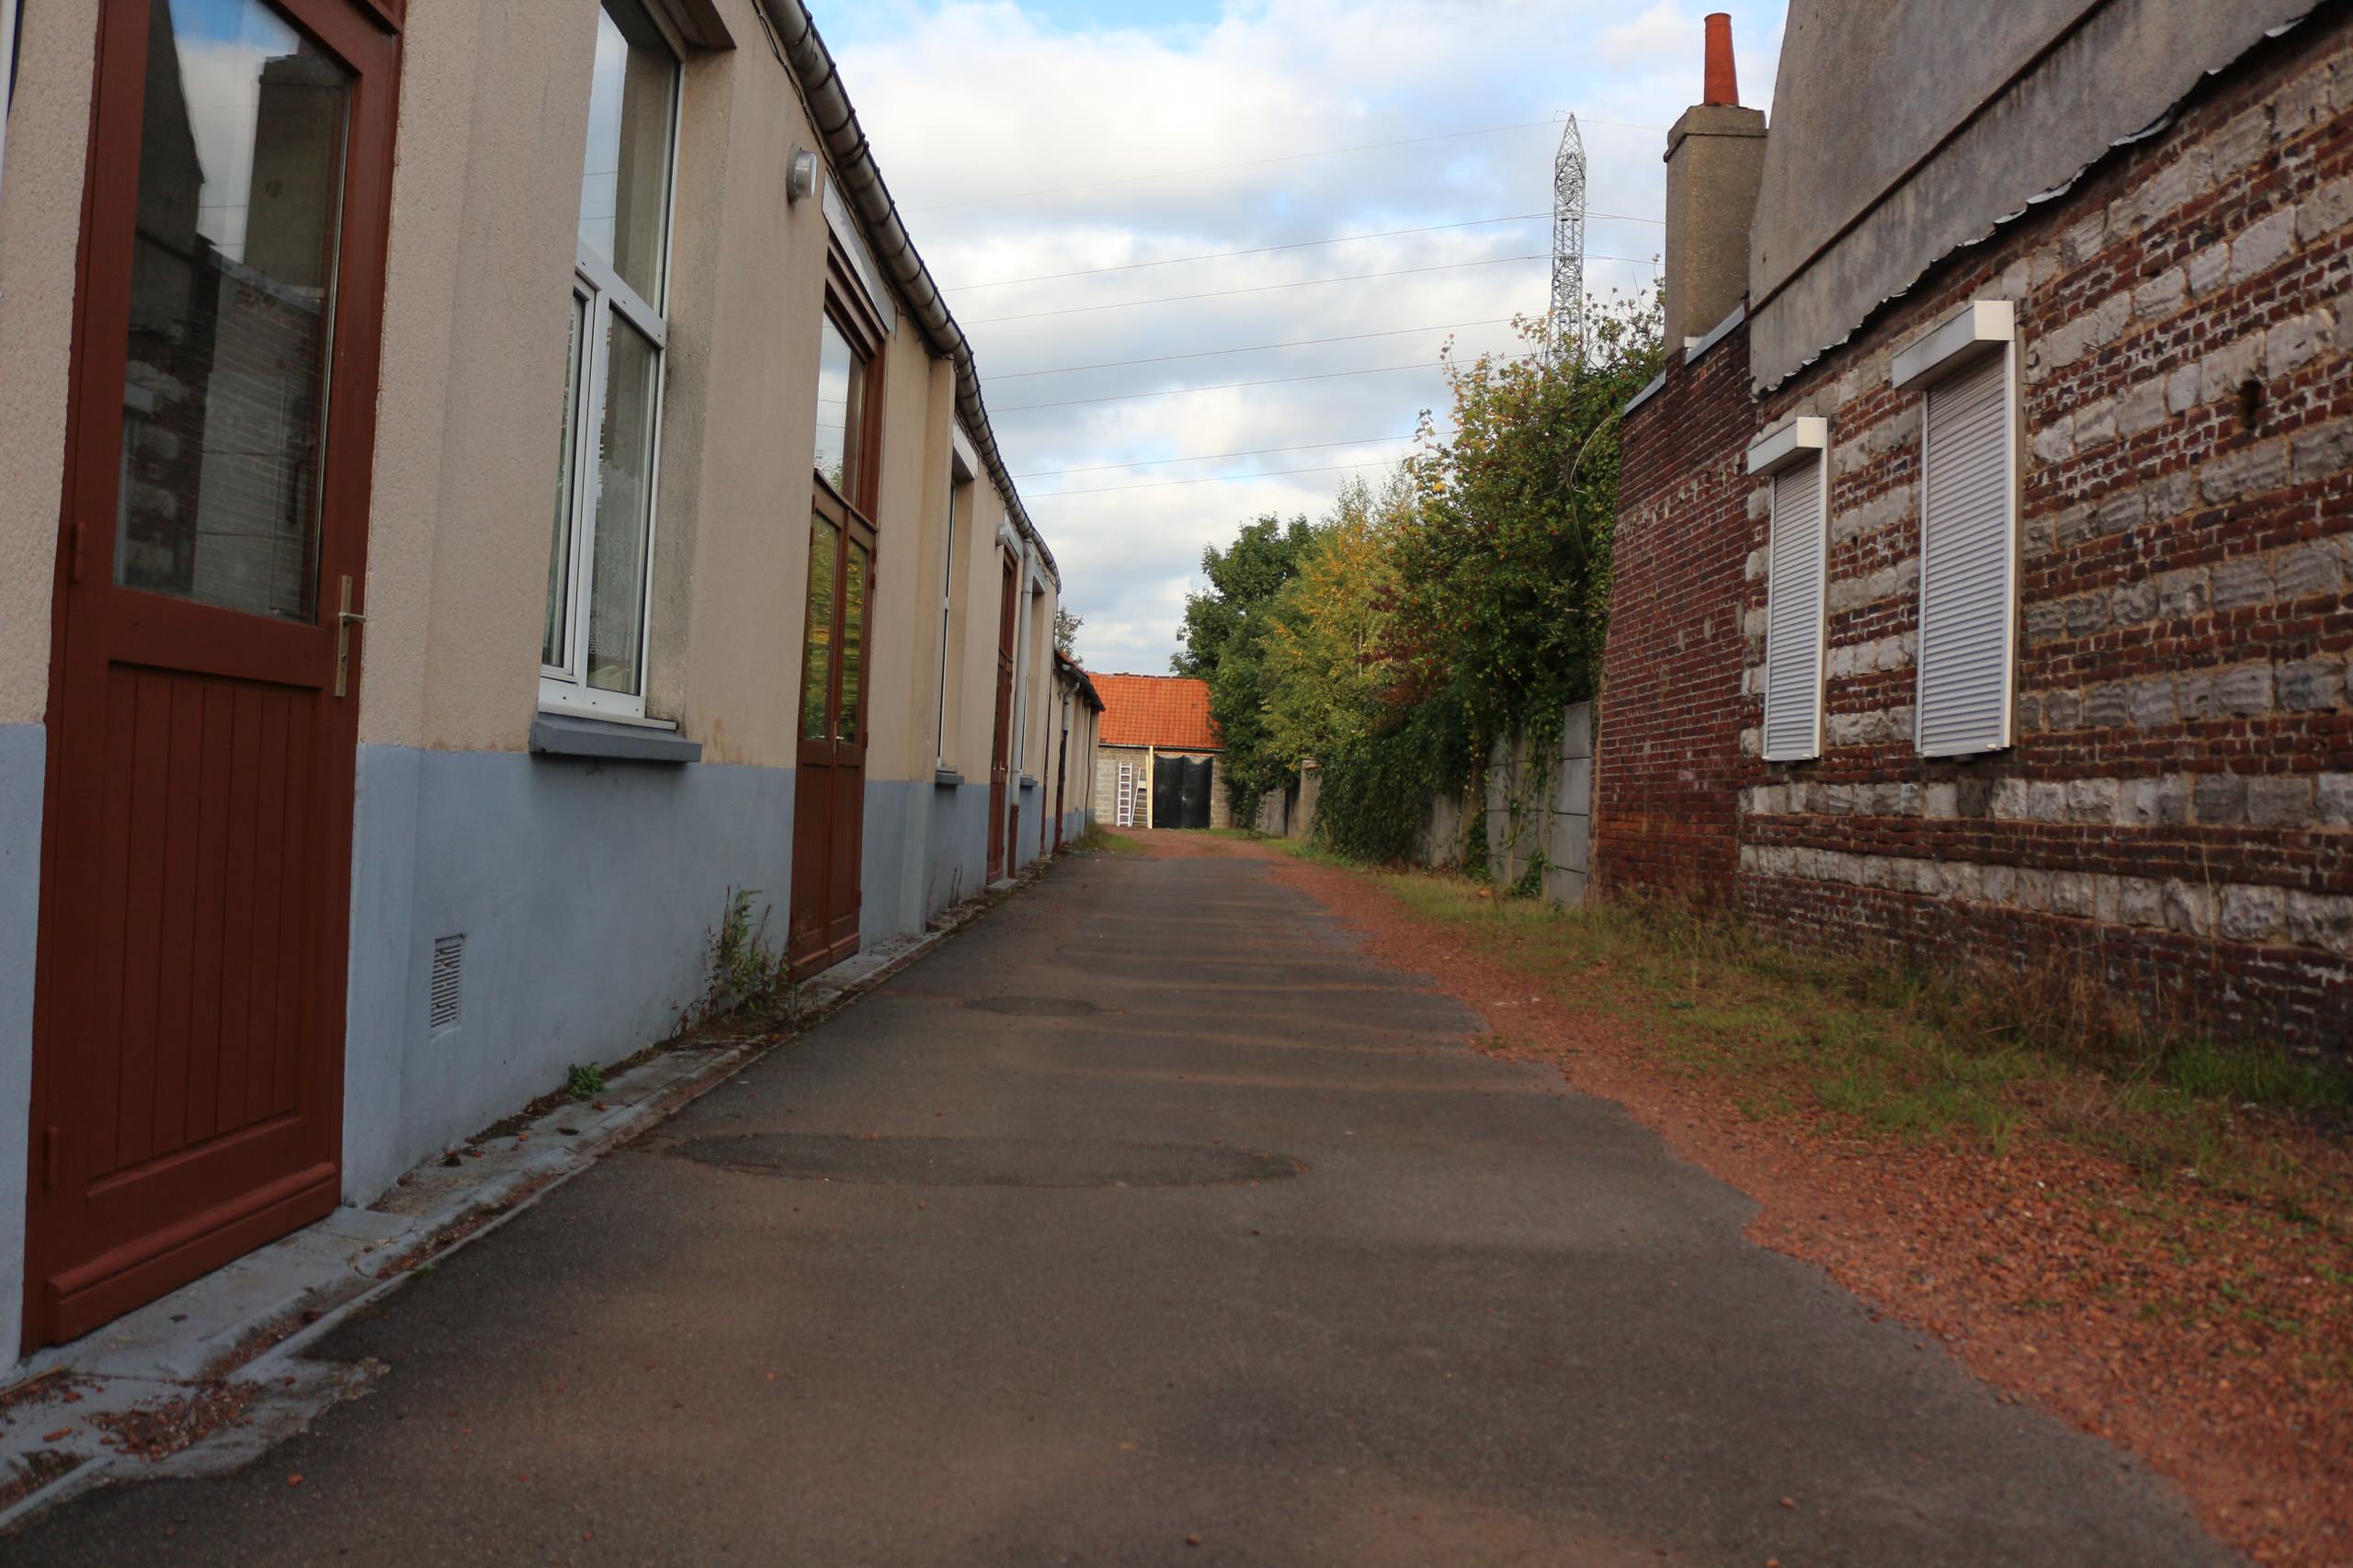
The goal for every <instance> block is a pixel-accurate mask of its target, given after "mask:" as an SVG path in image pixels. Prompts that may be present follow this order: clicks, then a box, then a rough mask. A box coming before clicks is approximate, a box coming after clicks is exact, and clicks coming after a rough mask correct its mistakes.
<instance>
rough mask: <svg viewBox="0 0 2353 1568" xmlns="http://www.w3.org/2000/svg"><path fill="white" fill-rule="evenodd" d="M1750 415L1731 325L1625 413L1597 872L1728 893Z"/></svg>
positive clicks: (1684, 890)
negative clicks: (1693, 360)
mask: <svg viewBox="0 0 2353 1568" xmlns="http://www.w3.org/2000/svg"><path fill="white" fill-rule="evenodd" d="M1755 417H1756V416H1755V412H1754V409H1753V407H1752V405H1751V403H1750V402H1749V398H1748V334H1747V331H1746V329H1745V327H1743V328H1734V329H1733V331H1732V332H1731V333H1730V334H1728V335H1726V336H1725V337H1724V338H1723V339H1722V341H1720V342H1718V343H1716V344H1715V345H1714V346H1713V347H1711V348H1710V349H1709V350H1708V351H1707V353H1706V354H1704V355H1702V356H1701V357H1700V358H1699V360H1697V361H1696V362H1695V363H1693V364H1690V365H1688V366H1687V365H1685V364H1684V363H1683V362H1682V356H1681V355H1680V354H1677V355H1675V356H1673V362H1672V363H1671V364H1670V365H1669V367H1668V369H1667V373H1666V381H1665V385H1664V386H1662V387H1661V388H1660V389H1659V390H1658V391H1657V392H1654V393H1653V394H1652V395H1651V396H1650V398H1649V399H1648V400H1647V401H1645V402H1644V403H1642V404H1641V405H1640V406H1639V407H1637V408H1635V409H1634V410H1633V411H1632V412H1631V413H1630V414H1629V415H1626V420H1625V426H1624V429H1623V432H1622V435H1621V441H1622V444H1623V447H1624V450H1625V466H1624V469H1623V471H1622V472H1621V473H1620V476H1619V481H1618V508H1619V509H1618V529H1617V537H1616V542H1615V544H1614V546H1613V547H1612V548H1613V561H1614V565H1613V574H1612V581H1611V586H1610V611H1609V638H1608V647H1607V648H1606V650H1605V652H1604V654H1603V676H1602V683H1601V696H1600V699H1599V705H1598V706H1599V717H1598V722H1597V742H1596V747H1595V763H1594V801H1593V816H1594V821H1593V880H1594V883H1595V885H1596V886H1597V887H1599V888H1601V889H1602V890H1604V891H1605V892H1608V891H1612V890H1615V891H1621V892H1622V891H1646V892H1674V893H1677V894H1678V895H1681V896H1688V897H1696V898H1699V899H1701V900H1703V901H1710V902H1722V901H1726V900H1728V899H1729V898H1730V896H1731V894H1732V891H1733V872H1734V870H1735V869H1736V868H1737V866H1738V864H1739V847H1740V846H1739V839H1738V824H1737V821H1736V814H1737V812H1736V807H1737V801H1738V788H1739V784H1740V781H1741V778H1742V773H1743V769H1742V767H1741V756H1740V744H1739V742H1740V732H1741V729H1742V727H1743V725H1744V724H1745V723H1746V722H1747V720H1746V719H1745V716H1744V706H1743V700H1742V694H1741V682H1742V676H1743V673H1744V672H1743V653H1742V643H1741V613H1742V601H1743V598H1744V597H1745V588H1746V579H1745V575H1744V571H1745V563H1746V562H1747V559H1748V552H1749V549H1750V534H1751V533H1752V532H1753V529H1752V528H1751V525H1750V521H1749V517H1748V483H1747V481H1746V480H1745V478H1744V477H1742V470H1743V467H1744V465H1745V454H1746V449H1747V446H1748V439H1749V436H1750V435H1751V434H1752V432H1753V428H1754V423H1755Z"/></svg>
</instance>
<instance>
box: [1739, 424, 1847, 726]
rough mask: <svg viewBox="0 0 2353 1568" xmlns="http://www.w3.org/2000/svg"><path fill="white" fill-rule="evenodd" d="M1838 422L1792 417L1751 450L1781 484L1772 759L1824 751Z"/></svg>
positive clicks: (1771, 600)
mask: <svg viewBox="0 0 2353 1568" xmlns="http://www.w3.org/2000/svg"><path fill="white" fill-rule="evenodd" d="M1829 444H1830V422H1829V421H1828V420H1826V419H1822V418H1819V417H1816V416H1814V415H1803V416H1801V417H1799V418H1797V419H1793V420H1791V421H1790V423H1789V424H1787V425H1785V426H1782V427H1781V428H1779V430H1775V431H1773V432H1771V433H1770V434H1768V435H1766V436H1762V437H1758V438H1757V440H1756V442H1754V443H1753V444H1752V445H1751V446H1750V447H1749V449H1748V472H1750V473H1752V474H1759V475H1768V476H1770V478H1771V480H1772V484H1773V498H1772V499H1773V506H1772V523H1771V531H1770V533H1769V535H1768V544H1767V549H1766V575H1765V760H1766V761H1768V762H1803V761H1806V760H1807V759H1809V758H1812V757H1816V756H1821V755H1822V642H1823V635H1824V626H1823V614H1824V598H1825V592H1824V589H1825V583H1824V575H1825V573H1826V571H1827V561H1828V552H1829V543H1830V541H1829V479H1830V475H1829V464H1828V460H1827V459H1828V448H1829Z"/></svg>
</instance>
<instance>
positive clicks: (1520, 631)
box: [1262, 299, 1662, 859]
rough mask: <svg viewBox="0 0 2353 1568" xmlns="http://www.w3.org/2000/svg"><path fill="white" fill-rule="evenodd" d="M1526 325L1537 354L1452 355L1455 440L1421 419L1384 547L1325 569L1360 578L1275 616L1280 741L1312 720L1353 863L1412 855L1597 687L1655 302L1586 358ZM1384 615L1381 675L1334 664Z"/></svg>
mask: <svg viewBox="0 0 2353 1568" xmlns="http://www.w3.org/2000/svg"><path fill="white" fill-rule="evenodd" d="M1520 329H1521V332H1522V334H1523V336H1524V337H1525V339H1526V341H1527V345H1528V349H1529V352H1526V353H1523V354H1518V355H1512V356H1483V357H1481V358H1478V359H1475V360H1473V361H1472V362H1470V363H1468V364H1461V363H1455V362H1451V361H1450V362H1449V365H1448V367H1447V374H1448V381H1449V390H1450V392H1451V403H1452V407H1451V410H1450V421H1449V424H1450V428H1449V432H1448V433H1447V434H1446V435H1445V436H1444V437H1439V436H1438V434H1437V431H1436V426H1434V425H1432V424H1431V423H1430V422H1429V420H1428V418H1427V415H1425V419H1424V425H1423V437H1422V442H1421V449H1420V450H1419V451H1418V452H1417V453H1415V456H1413V457H1412V458H1409V459H1408V460H1406V461H1405V463H1404V467H1403V470H1402V484H1403V487H1404V489H1403V493H1402V494H1400V495H1399V497H1398V500H1397V503H1396V506H1395V510H1394V514H1393V516H1392V517H1391V519H1390V520H1389V521H1388V522H1387V523H1386V524H1385V526H1383V527H1381V528H1379V529H1377V530H1375V537H1376V538H1377V541H1378V542H1377V546H1375V547H1372V548H1370V549H1369V550H1367V551H1358V550H1357V549H1356V548H1355V547H1354V546H1353V545H1351V547H1350V548H1349V549H1348V550H1347V551H1334V552H1333V553H1332V554H1331V555H1329V556H1328V557H1327V558H1326V559H1327V561H1328V562H1330V564H1331V567H1332V570H1333V571H1334V572H1335V573H1342V572H1345V573H1346V574H1349V575H1350V576H1351V577H1352V578H1353V579H1355V581H1353V582H1352V584H1351V585H1350V587H1349V588H1348V589H1347V590H1342V589H1341V588H1340V587H1339V586H1338V585H1337V584H1333V585H1318V586H1316V587H1313V588H1302V589H1301V590H1300V593H1299V595H1298V597H1296V598H1295V599H1294V600H1293V601H1292V603H1291V606H1290V607H1289V608H1286V609H1284V610H1283V611H1281V612H1280V613H1279V615H1278V617H1277V619H1279V620H1280V621H1281V622H1282V623H1283V624H1284V625H1285V626H1286V627H1287V628H1288V627H1290V626H1292V625H1293V621H1294V612H1295V615H1296V622H1297V630H1296V631H1293V632H1290V633H1289V634H1288V636H1287V640H1286V641H1285V642H1283V644H1282V647H1283V652H1282V653H1281V654H1280V655H1279V657H1278V658H1277V659H1276V660H1275V661H1274V662H1273V663H1272V664H1271V665H1270V666H1269V670H1268V676H1267V678H1268V680H1269V681H1270V683H1271V689H1269V690H1268V691H1267V692H1266V693H1265V694H1264V695H1263V697H1262V701H1263V703H1264V705H1265V707H1266V709H1267V711H1268V712H1269V713H1270V714H1273V715H1279V716H1281V717H1280V718H1279V721H1278V722H1277V727H1278V728H1279V730H1281V731H1282V732H1283V733H1287V734H1291V735H1293V736H1295V737H1296V736H1303V735H1305V734H1308V733H1313V732H1315V731H1316V730H1317V729H1318V727H1319V726H1320V728H1321V731H1322V734H1323V738H1322V740H1321V741H1320V742H1319V743H1318V744H1321V745H1322V746H1323V747H1324V749H1323V750H1322V751H1319V753H1318V761H1319V762H1321V763H1322V765H1323V769H1324V774H1323V780H1324V782H1323V795H1322V801H1321V806H1320V809H1319V830H1318V831H1319V832H1320V833H1321V834H1322V835H1323V836H1324V840H1325V842H1326V843H1327V844H1329V845H1330V846H1331V847H1333V848H1334V849H1336V850H1338V851H1340V852H1341V853H1344V854H1348V855H1355V856H1359V857H1362V858H1371V859H1385V858H1393V857H1396V856H1399V855H1402V854H1404V853H1405V852H1406V851H1407V850H1408V849H1409V848H1410V847H1411V846H1412V843H1413V839H1414V835H1415V832H1416V830H1417V829H1418V827H1419V825H1420V824H1421V821H1422V818H1423V813H1424V812H1425V811H1426V810H1427V804H1428V801H1429V799H1430V797H1431V796H1432V795H1433V794H1437V793H1440V792H1449V791H1455V790H1463V791H1471V790H1475V789H1476V788H1477V785H1478V775H1479V770H1480V768H1481V767H1482V766H1483V761H1484V759H1485V757H1486V756H1488V754H1489V751H1490V748H1491V746H1492V744H1493V743H1494V742H1495V740H1497V739H1498V738H1500V737H1502V736H1505V735H1507V734H1510V733H1514V732H1515V731H1518V732H1521V733H1526V734H1528V735H1529V739H1530V740H1531V741H1532V742H1535V743H1538V744H1536V745H1535V746H1534V747H1533V748H1532V749H1534V750H1536V751H1537V753H1538V754H1539V755H1544V756H1549V755H1552V748H1551V745H1550V743H1551V742H1552V740H1555V739H1557V738H1558V735H1559V727H1560V722H1561V716H1562V710H1563V709H1564V708H1565V707H1566V706H1567V705H1568V704H1570V703H1573V702H1576V701H1579V700H1582V699H1586V698H1590V697H1592V696H1593V695H1594V693H1595V691H1596V689H1597V687H1598V685H1599V681H1600V668H1601V651H1602V642H1603V637H1604V634H1605V631H1606V630H1607V627H1608V606H1609V550H1610V539H1611V533H1612V529H1613V527H1614V524H1615V521H1616V517H1617V505H1618V471H1619V461H1620V459H1619V449H1618V418H1619V415H1620V411H1621V410H1622V409H1623V408H1624V407H1625V405H1626V403H1627V402H1628V401H1629V400H1630V399H1631V398H1632V397H1633V396H1634V394H1635V393H1636V392H1639V391H1640V390H1641V389H1642V387H1643V383H1645V382H1646V381H1649V380H1650V379H1651V377H1652V376H1653V375H1654V374H1655V373H1656V371H1657V369H1658V367H1659V365H1660V363H1661V362H1662V361H1661V352H1662V351H1661V347H1660V322H1659V311H1658V305H1657V301H1656V300H1655V299H1653V300H1650V301H1637V302H1633V303H1629V304H1620V306H1618V307H1617V308H1615V309H1611V310H1606V311H1601V312H1596V313H1595V315H1594V317H1593V318H1592V320H1591V323H1590V326H1589V330H1588V333H1587V335H1586V341H1585V344H1584V345H1583V352H1582V353H1581V354H1577V355H1574V356H1566V355H1558V354H1554V353H1552V352H1549V351H1548V348H1549V346H1548V345H1547V344H1546V343H1545V341H1544V336H1543V331H1542V325H1541V324H1540V323H1538V322H1529V321H1523V322H1522V323H1521V324H1520ZM1347 509H1348V508H1347V502H1346V500H1345V499H1344V503H1343V506H1342V507H1341V509H1340V513H1339V516H1340V517H1346V516H1347ZM1346 527H1347V525H1345V524H1341V525H1337V526H1336V537H1337V533H1338V531H1339V530H1340V529H1343V528H1346ZM1344 557H1345V558H1346V559H1347V561H1348V562H1349V563H1348V564H1347V565H1346V566H1345V567H1344V566H1343V565H1342V562H1343V560H1344ZM1310 581H1311V582H1313V581H1315V574H1313V573H1312V574H1311V576H1310ZM1311 599H1312V600H1313V601H1314V602H1313V604H1310V603H1309V602H1308V601H1309V600H1311ZM1327 618H1329V619H1332V621H1333V624H1332V625H1331V626H1329V627H1325V626H1324V625H1322V624H1321V623H1322V622H1323V621H1324V619H1327ZM1376 621H1377V631H1374V632H1373V634H1372V635H1371V636H1370V640H1369V641H1367V642H1366V643H1365V646H1366V649H1367V652H1368V654H1369V656H1370V658H1371V659H1372V660H1373V664H1374V667H1372V668H1366V667H1363V666H1360V665H1351V664H1349V663H1348V662H1347V660H1346V659H1344V658H1336V657H1334V656H1333V653H1334V651H1335V648H1336V647H1345V645H1346V643H1347V641H1348V640H1349V638H1350V636H1351V635H1352V634H1353V633H1354V632H1357V631H1364V630H1366V629H1367V628H1370V627H1372V626H1374V624H1375V622H1376ZM1319 645H1321V646H1322V650H1323V651H1322V652H1321V653H1314V652H1312V650H1314V649H1315V648H1317V647H1318V646H1319ZM1344 714H1345V715H1351V716H1360V717H1361V722H1360V723H1356V724H1343V723H1341V722H1339V720H1340V716H1341V715H1344ZM1472 841H1473V842H1472V843H1471V844H1470V845H1468V846H1466V848H1465V852H1466V854H1470V855H1472V856H1474V857H1475V856H1476V854H1477V852H1478V850H1479V849H1480V848H1482V847H1483V846H1482V844H1481V843H1480V842H1479V835H1476V834H1473V835H1472Z"/></svg>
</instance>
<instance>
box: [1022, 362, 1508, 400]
mask: <svg viewBox="0 0 2353 1568" xmlns="http://www.w3.org/2000/svg"><path fill="white" fill-rule="evenodd" d="M1529 358H1534V356H1532V355H1528V354H1512V355H1507V356H1506V357H1505V358H1504V359H1503V360H1502V361H1501V362H1502V363H1505V364H1511V363H1515V362H1517V361H1518V360H1521V359H1529ZM1440 363H1441V361H1439V360H1437V359H1424V360H1421V361H1420V362H1418V363H1416V364H1412V365H1381V366H1377V367H1375V368H1374V369H1370V370H1322V371H1318V372H1317V373H1315V374H1313V375H1309V376H1271V377H1268V378H1267V380H1265V381H1221V382H1219V383H1217V384H1216V385H1214V386H1206V387H1163V388H1162V389H1161V390H1160V391H1158V392H1119V393H1116V394H1114V395H1113V396H1110V397H1072V398H1064V399H1063V400H1062V401H1061V402H1059V403H1014V404H1012V405H1010V406H1009V407H1006V408H999V409H996V410H994V411H993V412H995V413H997V414H1018V413H1020V412H1021V411H1022V410H1024V409H1029V408H1076V407H1079V406H1080V405H1081V404H1084V403H1131V402H1133V401H1135V400H1136V399H1138V398H1144V397H1175V396H1176V395H1177V394H1179V393H1180V392H1232V391H1233V390H1234V389H1236V388H1237V387H1274V386H1281V385H1284V384H1285V383H1287V382H1290V381H1336V380H1339V379H1340V378H1342V377H1346V376H1388V375H1394V374H1395V373H1396V372H1398V371H1400V370H1435V369H1438V366H1439V364H1440Z"/></svg>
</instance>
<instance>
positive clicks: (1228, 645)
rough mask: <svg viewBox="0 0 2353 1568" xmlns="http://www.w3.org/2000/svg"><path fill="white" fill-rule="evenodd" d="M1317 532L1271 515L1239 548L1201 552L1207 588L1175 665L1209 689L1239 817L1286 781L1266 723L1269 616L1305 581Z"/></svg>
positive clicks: (1190, 600)
mask: <svg viewBox="0 0 2353 1568" xmlns="http://www.w3.org/2000/svg"><path fill="white" fill-rule="evenodd" d="M1313 538H1314V530H1313V528H1312V527H1311V526H1310V525H1309V523H1308V521H1307V519H1306V518H1305V517H1294V518H1292V519H1291V521H1290V522H1289V523H1285V522H1284V521H1283V520H1282V519H1281V518H1279V517H1276V516H1275V515H1273V514H1272V513H1268V514H1267V515H1266V516H1264V517H1258V518H1256V520H1254V521H1252V522H1248V523H1245V524H1244V525H1243V526H1242V529H1241V531H1240V532H1239V533H1238V534H1237V535H1236V536H1235V538H1234V540H1233V543H1232V544H1230V545H1228V546H1226V547H1225V548H1224V549H1223V550H1220V549H1218V548H1217V547H1216V546H1215V545H1211V546H1210V547H1209V548H1208V549H1206V550H1204V551H1201V574H1202V576H1203V577H1204V578H1205V579H1207V582H1208V586H1207V587H1205V588H1204V589H1202V591H1200V592H1199V593H1196V594H1188V596H1186V599H1185V620H1184V624H1183V625H1182V626H1180V627H1179V628H1178V629H1177V631H1176V641H1177V643H1178V644H1179V646H1178V648H1177V650H1176V656H1175V657H1174V658H1173V659H1171V660H1170V661H1169V665H1170V667H1171V668H1172V669H1174V670H1175V671H1176V674H1178V675H1180V676H1196V677H1198V678H1199V679H1201V680H1205V681H1207V682H1208V683H1209V687H1210V715H1211V718H1213V719H1215V720H1216V721H1217V723H1218V728H1219V730H1220V731H1221V732H1222V734H1223V736H1224V739H1225V756H1224V758H1223V762H1224V770H1225V777H1226V790H1227V793H1228V796H1229V798H1230V799H1231V801H1232V802H1233V813H1234V815H1235V816H1236V817H1247V816H1249V815H1250V814H1252V813H1253V812H1256V810H1257V809H1258V797H1259V796H1261V795H1263V794H1264V793H1266V791H1267V790H1268V789H1269V788H1270V787H1272V786H1273V785H1274V784H1275V783H1277V782H1278V781H1279V780H1280V779H1281V778H1282V776H1283V772H1284V768H1285V767H1286V763H1285V761H1284V759H1283V758H1282V757H1281V756H1279V755H1278V753H1277V751H1276V749H1275V747H1274V745H1273V744H1272V736H1271V733H1270V732H1269V730H1268V728H1267V714H1266V692H1265V685H1264V678H1263V668H1262V666H1263V664H1264V645H1265V642H1266V635H1267V625H1268V615H1269V612H1270V610H1271V609H1272V608H1273V606H1274V602H1275V598H1276V596H1278V595H1279V594H1280V593H1281V592H1282V589H1283V585H1285V584H1286V583H1288V582H1290V580H1291V578H1292V577H1293V576H1295V575H1297V574H1298V572H1299V568H1300V564H1301V562H1302V560H1303V559H1304V558H1305V556H1306V554H1307V551H1309V550H1310V549H1311V548H1312V546H1313Z"/></svg>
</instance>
